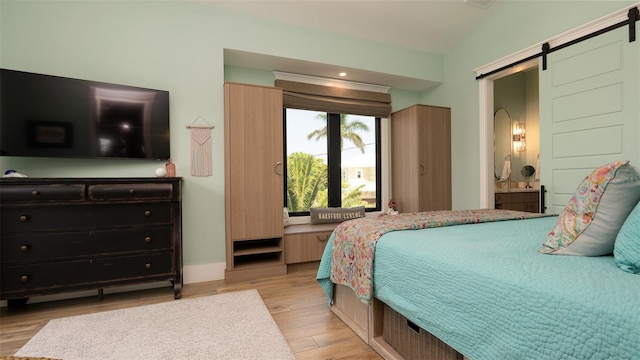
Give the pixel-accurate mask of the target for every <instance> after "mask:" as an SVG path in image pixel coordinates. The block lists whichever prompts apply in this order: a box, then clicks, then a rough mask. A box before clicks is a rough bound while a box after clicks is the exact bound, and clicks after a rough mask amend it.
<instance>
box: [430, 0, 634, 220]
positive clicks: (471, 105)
mask: <svg viewBox="0 0 640 360" xmlns="http://www.w3.org/2000/svg"><path fill="white" fill-rule="evenodd" d="M634 3H635V2H633V1H615V0H613V1H498V2H495V3H494V4H493V5H492V7H491V10H492V12H491V14H490V15H489V16H488V17H487V18H486V19H485V21H484V22H483V23H482V24H481V25H480V26H478V27H476V28H475V29H474V30H473V31H472V32H470V33H469V34H468V36H467V37H466V38H464V39H463V40H462V41H461V42H460V43H458V44H457V45H456V46H455V47H454V48H453V49H452V50H451V51H450V52H449V53H447V54H445V55H444V81H443V84H442V85H440V86H438V87H436V88H434V89H432V90H430V91H428V92H426V93H425V94H424V96H423V98H422V103H425V104H433V105H441V106H450V107H451V108H452V110H451V116H452V161H453V167H452V178H453V184H452V186H453V208H454V209H461V208H462V209H464V208H477V207H479V206H480V196H479V185H478V183H479V177H480V164H479V156H478V148H479V144H480V143H479V126H478V123H479V104H478V102H479V100H478V96H479V90H478V82H477V80H475V76H476V74H475V73H474V69H476V68H478V67H481V66H483V65H486V64H488V63H491V62H493V61H495V60H498V59H501V58H503V57H505V56H508V55H510V54H513V53H515V52H517V51H520V50H522V49H525V48H528V47H530V46H532V45H535V44H538V43H543V42H544V41H546V40H548V39H549V38H552V37H554V36H556V35H559V34H562V33H564V32H566V31H568V30H571V29H574V28H576V27H578V26H580V25H583V24H585V23H588V22H590V21H593V20H595V19H598V18H601V17H603V16H606V15H609V14H610V13H613V12H615V11H618V10H620V9H624V8H625V7H630V6H631V5H633V4H634Z"/></svg>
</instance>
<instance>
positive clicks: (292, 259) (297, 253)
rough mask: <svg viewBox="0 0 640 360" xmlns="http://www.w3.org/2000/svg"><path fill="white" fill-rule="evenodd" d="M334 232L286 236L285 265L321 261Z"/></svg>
mask: <svg viewBox="0 0 640 360" xmlns="http://www.w3.org/2000/svg"><path fill="white" fill-rule="evenodd" d="M332 232H333V231H319V232H308V233H296V234H286V235H285V236H284V248H285V253H284V259H285V263H287V264H295V263H301V262H307V261H317V260H320V258H322V253H323V252H324V248H325V246H326V245H327V240H329V237H330V236H331V233H332Z"/></svg>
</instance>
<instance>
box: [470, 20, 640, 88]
mask: <svg viewBox="0 0 640 360" xmlns="http://www.w3.org/2000/svg"><path fill="white" fill-rule="evenodd" d="M638 20H640V10H638V8H637V7H633V8H631V9H629V12H628V13H627V19H626V20H624V21H621V22H619V23H617V24H613V25H610V26H607V27H605V28H602V29H600V30H596V31H594V32H592V33H590V34H587V35H584V36H581V37H579V38H577V39H574V40H571V41H568V42H566V43H564V44H560V45H558V46H556V47H553V48H552V47H551V46H550V45H549V43H548V42H546V43H544V44H542V50H541V51H540V52H539V53H537V54H533V55H531V56H528V57H526V58H524V59H521V60H518V61H515V62H512V63H511V64H508V65H505V66H502V67H500V68H498V69H495V70H492V71H490V72H488V73H486V74H480V75H478V76H476V80H480V79H482V78H485V77H487V76H490V75H493V74H496V73H499V72H501V71H503V70H506V69H509V68H512V67H514V66H516V65H519V64H522V63H525V62H527V61H529V60H532V59H535V58H537V57H542V70H547V55H548V54H550V53H552V52H554V51H558V50H560V49H564V48H566V47H569V46H571V45H575V44H577V43H579V42H582V41H585V40H588V39H591V38H593V37H596V36H598V35H602V34H604V33H607V32H609V31H611V30H615V29H618V28H621V27H623V26H627V25H629V42H634V41H636V22H637V21H638Z"/></svg>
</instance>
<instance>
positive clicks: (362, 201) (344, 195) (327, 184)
mask: <svg viewBox="0 0 640 360" xmlns="http://www.w3.org/2000/svg"><path fill="white" fill-rule="evenodd" d="M284 121H285V126H284V131H285V136H284V138H285V144H284V148H285V165H286V166H285V169H286V182H285V200H284V203H285V206H286V207H287V209H288V210H289V214H290V215H292V216H301V215H309V208H311V207H354V206H365V208H366V210H367V211H374V210H378V211H379V210H380V208H381V206H380V202H381V200H380V199H381V195H380V194H381V184H380V178H381V167H380V118H376V117H374V116H361V115H352V114H333V113H326V112H321V111H310V110H299V109H292V108H286V109H285V110H284Z"/></svg>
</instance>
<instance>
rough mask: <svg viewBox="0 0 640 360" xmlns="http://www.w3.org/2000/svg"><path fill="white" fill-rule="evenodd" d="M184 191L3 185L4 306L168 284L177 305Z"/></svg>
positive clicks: (58, 183) (147, 186)
mask: <svg viewBox="0 0 640 360" xmlns="http://www.w3.org/2000/svg"><path fill="white" fill-rule="evenodd" d="M181 183H182V180H181V178H127V179H122V178H57V179H56V178H2V179H0V218H1V222H0V225H1V227H0V235H1V238H0V245H1V248H0V250H1V252H0V258H1V263H0V270H1V274H0V299H3V300H9V301H10V304H11V303H12V302H13V304H19V303H21V302H26V299H28V298H29V297H31V296H37V295H45V294H53V293H60V292H69V291H78V290H88V289H98V290H99V292H100V294H102V289H103V288H106V287H113V286H120V285H128V284H135V283H143V282H152V281H167V280H168V281H171V282H172V283H173V289H174V298H176V299H179V298H180V297H181V295H182V237H181V235H182V214H181Z"/></svg>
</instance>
